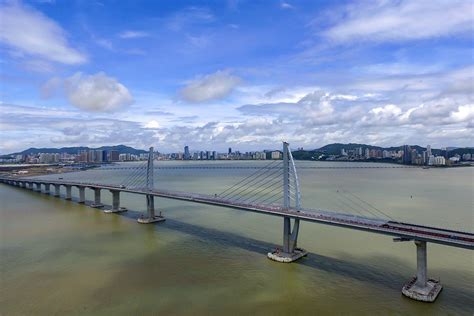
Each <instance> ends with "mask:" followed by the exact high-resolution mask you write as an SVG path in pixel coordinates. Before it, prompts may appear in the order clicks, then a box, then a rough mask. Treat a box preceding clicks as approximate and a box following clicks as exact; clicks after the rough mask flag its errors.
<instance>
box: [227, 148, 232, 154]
mask: <svg viewBox="0 0 474 316" xmlns="http://www.w3.org/2000/svg"><path fill="white" fill-rule="evenodd" d="M228 154H229V155H230V154H232V148H230V147H229V152H228Z"/></svg>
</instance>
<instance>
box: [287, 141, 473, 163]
mask: <svg viewBox="0 0 474 316" xmlns="http://www.w3.org/2000/svg"><path fill="white" fill-rule="evenodd" d="M359 147H362V149H363V150H365V149H366V148H369V149H378V150H388V151H395V150H401V149H403V146H393V147H380V146H372V145H367V144H356V143H348V144H342V143H334V144H328V145H325V146H323V147H321V148H318V149H312V150H296V151H293V152H292V153H293V157H294V158H295V159H298V160H312V159H316V158H317V157H319V156H321V155H323V154H324V155H335V156H337V155H340V154H341V149H342V148H344V149H345V150H354V149H355V148H359ZM410 148H412V149H416V151H417V152H419V153H421V152H423V151H425V150H426V147H421V146H418V145H410ZM454 148H455V149H454ZM448 149H449V157H452V156H454V155H455V154H458V155H462V154H465V153H471V154H474V148H472V147H465V148H458V147H449V148H448ZM431 151H432V153H433V154H434V155H443V154H444V153H445V152H446V151H445V150H442V149H436V148H432V149H431Z"/></svg>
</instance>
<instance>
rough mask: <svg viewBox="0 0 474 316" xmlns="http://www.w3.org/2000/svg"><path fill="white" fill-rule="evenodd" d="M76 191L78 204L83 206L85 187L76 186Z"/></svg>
mask: <svg viewBox="0 0 474 316" xmlns="http://www.w3.org/2000/svg"><path fill="white" fill-rule="evenodd" d="M77 189H78V190H79V201H78V202H79V203H81V204H84V203H86V187H81V186H78V187H77Z"/></svg>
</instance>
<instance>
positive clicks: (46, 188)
mask: <svg viewBox="0 0 474 316" xmlns="http://www.w3.org/2000/svg"><path fill="white" fill-rule="evenodd" d="M50 186H51V185H50V184H49V183H45V184H44V193H46V194H49V188H50Z"/></svg>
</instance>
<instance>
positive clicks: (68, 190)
mask: <svg viewBox="0 0 474 316" xmlns="http://www.w3.org/2000/svg"><path fill="white" fill-rule="evenodd" d="M65 187H66V200H72V186H70V185H66V186H65ZM79 203H81V202H80V201H79Z"/></svg>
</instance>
